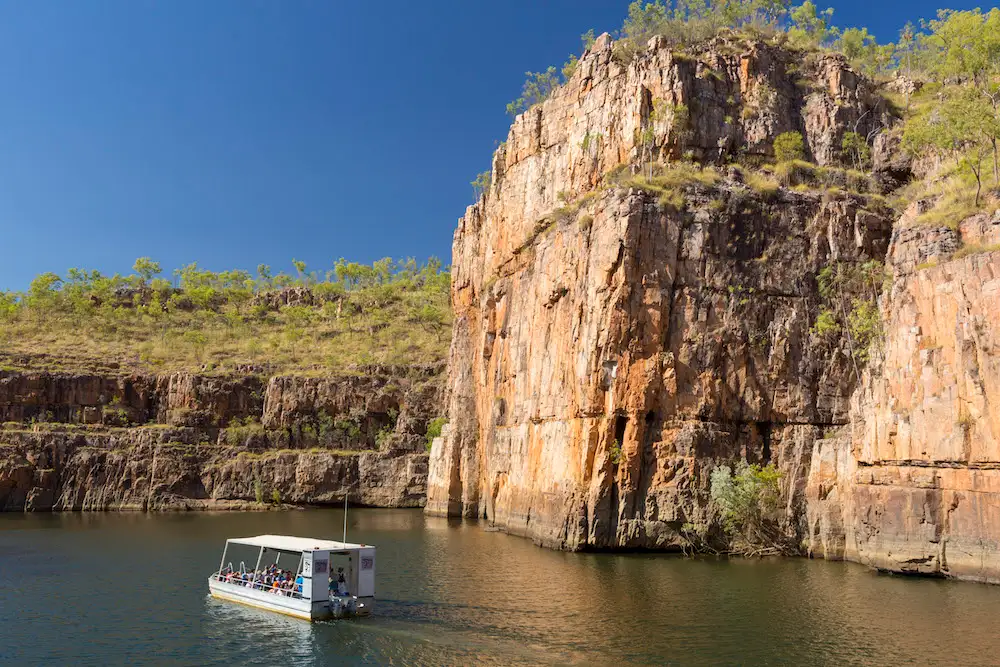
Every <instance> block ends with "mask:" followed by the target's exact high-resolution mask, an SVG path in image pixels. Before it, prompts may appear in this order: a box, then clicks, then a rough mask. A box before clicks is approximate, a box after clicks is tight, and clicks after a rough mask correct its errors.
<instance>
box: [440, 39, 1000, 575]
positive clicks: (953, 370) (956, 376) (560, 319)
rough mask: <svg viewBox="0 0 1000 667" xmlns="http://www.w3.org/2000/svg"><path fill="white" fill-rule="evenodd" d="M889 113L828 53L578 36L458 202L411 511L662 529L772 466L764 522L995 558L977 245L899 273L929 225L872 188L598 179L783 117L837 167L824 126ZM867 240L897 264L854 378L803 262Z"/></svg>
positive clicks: (583, 532) (833, 137) (766, 144)
mask: <svg viewBox="0 0 1000 667" xmlns="http://www.w3.org/2000/svg"><path fill="white" fill-rule="evenodd" d="M663 108H666V109H667V110H668V113H657V114H655V115H654V114H653V111H654V109H663ZM894 122H895V120H894V118H893V117H892V115H891V113H890V112H889V110H888V109H887V106H886V104H885V102H884V101H883V100H882V98H881V97H880V95H879V94H878V91H877V90H876V89H875V87H874V85H873V84H871V83H870V82H868V81H867V80H866V79H864V78H863V77H861V76H859V75H857V74H855V73H854V72H853V71H852V70H851V68H850V67H849V66H848V65H847V63H846V61H844V59H843V58H841V57H839V56H836V55H828V54H816V53H801V52H792V51H788V50H783V49H777V48H772V47H769V46H766V45H764V44H760V43H754V42H744V41H741V40H737V39H733V38H731V37H721V38H718V39H716V40H713V41H712V42H710V43H708V44H706V45H704V46H703V47H702V48H701V49H700V50H698V51H697V52H695V53H691V52H688V53H686V54H683V55H680V54H676V53H672V52H671V51H670V50H669V49H667V48H666V47H665V45H664V44H663V43H662V42H661V41H660V40H658V39H653V40H652V41H651V42H650V44H649V46H648V48H647V49H646V50H645V52H643V53H641V54H640V55H639V56H638V57H637V58H636V59H635V60H633V61H631V62H630V63H628V64H622V63H619V62H618V61H617V60H616V59H615V57H614V50H613V46H612V44H611V42H610V40H609V38H608V37H607V36H606V35H605V36H602V37H601V38H599V39H598V40H597V42H596V44H595V45H594V46H593V47H592V48H591V49H590V50H589V51H588V52H587V53H586V54H585V55H584V57H583V58H582V59H581V61H580V64H579V66H578V68H577V70H576V73H575V74H574V76H573V78H572V79H571V80H570V81H569V82H568V83H567V84H566V85H565V86H564V87H563V88H561V89H560V90H558V91H557V92H556V93H555V94H554V95H553V96H552V97H551V98H550V99H548V100H547V101H545V102H544V103H543V104H540V105H536V106H535V107H533V108H531V109H529V110H528V111H527V112H525V113H524V114H522V115H521V116H519V117H518V118H517V119H516V120H515V122H514V124H513V126H512V128H511V130H510V134H509V136H508V139H507V141H506V142H505V144H504V145H503V146H502V147H501V148H500V150H498V151H497V153H496V155H495V156H494V162H493V182H492V186H491V187H490V189H489V190H488V192H487V193H486V194H485V196H484V197H483V198H482V199H481V200H480V201H479V202H477V203H476V204H475V205H474V206H472V207H470V208H469V209H468V211H467V212H466V215H465V217H464V218H462V220H460V221H459V226H458V229H457V230H456V233H455V239H454V246H453V274H452V276H453V278H452V303H453V308H454V311H455V313H454V316H455V320H454V322H455V323H454V330H453V339H452V344H451V352H450V366H449V367H450V372H449V380H448V416H449V420H450V421H449V425H448V427H447V428H446V431H445V434H444V437H442V438H440V439H438V440H437V441H435V444H434V447H433V450H432V453H431V461H430V477H429V481H428V500H427V511H428V512H430V513H433V514H439V515H445V514H447V515H464V516H482V517H486V518H487V519H488V520H490V521H491V522H493V523H495V524H496V525H497V526H499V527H501V528H503V529H505V530H507V531H509V532H511V533H514V534H518V535H524V536H527V537H530V538H532V539H534V540H536V541H537V542H539V543H541V544H544V545H547V546H553V547H559V548H569V549H584V548H606V547H626V548H677V547H679V546H681V545H682V544H684V541H685V539H684V536H683V531H684V527H685V525H686V524H699V523H704V522H706V521H708V520H709V519H710V517H709V515H708V514H709V508H708V500H709V499H708V478H709V474H710V472H711V470H712V469H713V468H714V467H715V466H716V465H718V464H720V463H723V462H727V463H728V462H732V461H734V460H738V459H743V460H748V461H758V462H773V463H775V464H776V465H778V466H779V467H780V468H781V469H782V471H783V472H784V476H783V481H782V484H783V494H784V497H785V501H786V506H787V511H786V518H785V529H786V530H787V532H788V534H789V535H790V536H792V537H793V538H794V539H796V540H797V541H798V542H799V543H801V544H803V545H804V546H805V545H811V547H810V548H811V551H812V553H814V554H817V555H825V556H828V557H838V558H840V557H846V558H850V559H855V560H860V561H862V562H866V563H870V564H872V565H875V566H878V567H884V568H888V569H894V570H909V569H914V570H918V569H919V570H921V571H934V572H942V573H947V574H953V575H956V576H967V577H973V578H986V577H991V576H995V575H996V573H997V571H998V569H1000V560H998V559H997V555H996V540H997V537H998V532H1000V524H998V523H997V522H996V521H995V520H993V519H992V517H993V516H994V515H996V514H997V512H998V510H1000V496H996V495H994V494H992V493H991V491H992V489H991V484H993V482H992V479H993V478H992V476H991V475H992V474H993V473H992V472H991V470H990V468H991V467H992V466H994V465H995V463H994V462H995V461H996V460H997V459H996V458H995V457H996V453H995V452H994V451H993V449H995V448H993V445H992V444H991V443H994V442H995V441H996V440H997V434H996V429H997V424H996V423H995V422H996V415H995V408H993V409H992V413H991V407H990V406H991V405H995V400H996V397H995V389H996V387H995V386H993V385H995V384H996V378H997V374H996V371H997V367H996V364H997V361H996V358H995V357H994V356H992V355H993V354H994V352H993V350H994V349H995V348H994V343H993V341H992V338H991V337H995V329H996V325H995V322H991V321H990V319H989V316H990V313H992V312H993V310H991V309H990V306H991V305H993V306H996V305H997V304H996V303H992V302H995V300H996V297H995V292H996V290H997V282H996V273H997V269H996V256H995V253H993V254H984V255H980V256H970V257H967V258H965V259H962V260H955V261H953V262H949V263H942V264H940V265H939V266H937V267H936V268H932V269H927V270H921V271H916V270H915V268H914V267H915V266H916V265H917V264H919V263H923V262H926V261H927V258H928V254H927V253H928V252H930V251H928V250H927V249H926V248H921V247H919V246H921V244H923V245H926V244H927V242H928V241H927V240H928V239H931V238H934V239H937V237H941V236H946V235H943V234H942V233H941V232H940V230H937V236H934V234H935V230H926V229H925V230H918V231H914V230H913V229H909V228H908V227H907V226H906V225H897V228H896V231H895V232H893V225H894V222H896V221H895V220H894V218H895V215H894V214H893V213H892V212H891V211H890V210H889V209H888V208H887V207H886V206H884V205H882V204H881V203H880V201H879V198H878V197H872V196H867V195H863V194H857V195H856V194H849V193H846V192H843V191H842V190H839V189H833V190H829V189H827V188H818V187H812V188H810V187H798V188H794V189H792V188H780V189H779V188H774V187H768V186H766V185H764V186H762V185H761V184H760V183H759V179H754V178H752V176H753V174H746V173H744V172H743V171H740V170H735V169H729V170H728V171H726V173H725V176H724V177H723V178H721V179H709V180H708V181H707V182H706V181H704V180H703V181H701V182H699V181H698V180H697V179H693V180H690V181H689V182H687V183H684V184H679V185H675V187H674V189H676V190H679V191H681V192H682V193H683V195H682V196H681V197H679V198H678V197H676V196H673V197H672V199H671V200H670V201H669V202H666V203H665V202H664V200H663V196H664V194H665V193H663V192H656V191H655V189H653V188H649V187H645V188H643V187H634V184H633V186H632V187H630V186H629V185H628V181H623V180H620V179H619V180H616V179H615V178H614V174H615V173H616V172H620V171H621V167H620V165H630V166H631V167H630V170H631V171H640V172H641V170H642V165H643V164H644V163H648V162H650V161H662V162H668V161H671V160H674V161H675V160H677V159H678V158H681V157H686V158H687V159H688V160H695V161H700V162H702V163H713V164H724V163H727V162H730V161H733V160H736V159H739V160H741V161H742V162H744V163H751V164H752V163H754V162H755V161H759V160H764V159H767V158H769V157H770V150H771V144H772V141H773V139H774V138H775V137H776V136H777V135H778V134H780V133H782V132H785V131H798V132H800V133H801V134H802V135H803V137H804V138H805V140H806V144H807V146H808V152H809V153H810V154H811V158H812V160H813V161H814V162H816V163H817V164H819V165H835V164H836V163H837V162H838V160H840V159H841V157H842V156H841V155H840V154H839V150H838V147H839V146H840V145H841V138H842V136H843V133H844V132H846V131H858V132H860V133H862V134H865V135H867V134H869V133H871V134H875V133H877V132H878V131H880V130H889V129H890V128H891V127H892V125H893V123H894ZM650 127H651V128H652V134H653V135H654V138H653V140H652V141H651V142H650V141H648V140H645V139H644V138H643V134H645V133H644V132H643V129H644V128H650ZM875 150H876V155H875V158H876V159H875V162H876V169H880V170H881V171H880V173H877V174H876V177H877V178H876V182H878V183H880V184H882V185H883V186H884V187H894V185H895V184H898V183H899V182H900V181H901V180H905V178H906V177H907V170H908V166H907V165H906V162H905V160H903V161H901V160H899V159H898V156H896V155H894V154H893V151H894V143H893V141H892V138H891V136H890V134H889V133H885V134H884V136H883V137H882V138H881V139H879V140H878V141H876V144H875ZM723 169H724V170H725V168H723ZM609 175H610V177H609ZM651 190H652V191H651ZM977 224H978V225H979V227H981V228H982V229H983V230H986V229H987V228H989V229H993V228H994V227H993V226H992V223H991V222H989V221H979V223H977ZM907 230H908V231H907ZM956 233H961V232H956ZM971 233H972V232H969V234H971ZM983 233H985V231H984V232H983ZM990 233H992V232H990ZM952 240H954V239H952ZM935 242H939V241H937V240H935ZM940 242H942V243H947V239H945V240H944V241H940ZM890 246H891V251H890ZM956 247H957V244H953V246H952V247H950V248H946V249H939V250H938V251H937V254H938V256H939V257H940V258H944V257H946V256H947V253H950V252H951V251H953V250H954V249H955V248H956ZM887 252H888V253H889V256H888V258H886V255H887ZM904 257H905V258H906V259H905V260H904V259H903V258H904ZM870 259H875V260H883V259H888V263H889V266H890V267H891V271H892V272H893V280H892V283H891V288H890V289H889V290H888V291H887V293H886V294H885V295H884V296H883V299H882V303H881V306H882V311H883V318H884V319H885V325H884V329H885V332H886V340H885V341H884V343H882V344H881V345H880V347H879V350H884V355H883V354H882V353H880V352H879V350H876V353H875V354H873V362H872V363H871V364H870V367H869V369H868V370H867V371H865V372H864V373H861V370H862V367H861V366H860V365H859V364H858V362H857V359H856V357H855V356H854V355H852V354H851V350H850V345H851V341H850V340H848V339H846V337H844V336H841V337H839V338H837V337H835V338H834V339H832V340H831V339H830V338H829V337H824V336H819V335H817V334H816V333H815V332H814V331H813V330H812V325H813V323H814V322H815V320H816V316H817V314H818V312H819V308H820V296H819V294H818V291H817V281H816V277H817V274H818V273H819V272H820V271H821V269H823V268H824V267H827V266H831V265H834V264H838V263H847V264H852V263H854V264H857V263H861V262H865V261H867V260H870ZM991 300H992V302H991ZM994 310H995V309H994ZM883 356H884V360H883V358H882V357H883ZM875 357H877V358H875ZM944 542H950V543H951V544H952V546H953V548H954V549H956V550H957V552H955V553H953V552H951V551H949V552H947V553H946V552H945V548H944V546H943V543H944ZM991 573H992V574H991Z"/></svg>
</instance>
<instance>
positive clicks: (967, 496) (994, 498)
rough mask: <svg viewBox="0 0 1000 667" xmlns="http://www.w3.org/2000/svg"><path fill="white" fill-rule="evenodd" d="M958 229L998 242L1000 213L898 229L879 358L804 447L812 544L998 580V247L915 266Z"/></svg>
mask: <svg viewBox="0 0 1000 667" xmlns="http://www.w3.org/2000/svg"><path fill="white" fill-rule="evenodd" d="M958 236H961V237H962V240H963V242H965V243H967V244H973V243H975V244H980V245H982V246H984V247H989V246H990V245H992V244H995V243H997V242H1000V215H997V216H988V215H978V216H974V217H973V218H970V219H968V220H966V221H964V222H963V223H962V225H960V227H959V229H957V230H942V229H934V228H931V229H927V228H910V229H905V230H900V233H898V234H897V235H896V239H895V241H894V243H893V248H892V251H891V252H890V258H891V261H890V270H891V271H892V272H893V274H894V275H893V277H894V280H893V282H892V288H891V289H890V290H889V291H888V292H887V294H886V295H885V297H884V301H883V304H882V311H883V317H884V318H885V327H886V337H885V338H886V339H885V349H884V358H883V359H882V360H881V363H880V364H876V365H873V367H872V368H871V369H870V370H869V372H868V373H866V375H865V381H864V383H863V384H862V386H861V387H859V389H858V391H857V392H856V394H855V395H854V401H853V406H852V420H851V427H850V429H849V431H848V432H847V434H846V435H845V436H844V437H841V438H837V439H835V440H830V441H822V442H819V443H817V446H816V449H815V452H814V454H813V465H812V470H811V472H810V477H809V489H808V498H809V524H810V534H811V539H810V542H809V546H810V550H811V552H812V553H814V554H817V555H825V556H827V557H835V558H847V559H850V560H857V561H860V562H862V563H867V564H869V565H872V566H874V567H878V568H883V569H887V570H894V571H902V572H913V573H920V574H940V575H948V576H955V577H960V578H965V579H974V580H980V581H990V582H994V583H996V582H1000V544H998V542H1000V326H998V323H1000V320H998V315H997V313H1000V252H995V251H994V252H977V253H972V254H970V255H967V256H965V257H962V258H960V259H952V260H950V261H943V262H941V263H940V264H937V265H930V266H928V265H926V264H925V265H923V266H922V265H921V264H918V262H921V263H928V259H929V258H930V259H936V258H938V257H939V256H940V253H938V252H937V251H936V249H938V248H939V247H940V243H941V239H942V238H946V239H952V238H953V237H956V238H957V237H958Z"/></svg>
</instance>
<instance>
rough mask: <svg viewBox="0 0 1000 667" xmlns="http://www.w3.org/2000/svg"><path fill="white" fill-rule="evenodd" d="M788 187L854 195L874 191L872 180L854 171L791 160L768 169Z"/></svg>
mask: <svg viewBox="0 0 1000 667" xmlns="http://www.w3.org/2000/svg"><path fill="white" fill-rule="evenodd" d="M765 169H766V170H770V171H772V172H773V173H774V176H775V178H776V179H777V180H778V181H779V182H780V183H782V184H783V185H786V186H805V187H815V188H836V189H839V190H842V191H845V192H850V193H852V194H867V193H869V192H871V190H872V181H871V178H870V177H869V176H868V175H867V174H865V173H862V172H860V171H856V170H854V169H840V168H838V167H819V166H817V165H815V164H812V163H810V162H806V161H804V160H789V161H787V162H779V163H778V164H776V165H774V166H771V167H766V168H765Z"/></svg>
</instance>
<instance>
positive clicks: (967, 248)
mask: <svg viewBox="0 0 1000 667" xmlns="http://www.w3.org/2000/svg"><path fill="white" fill-rule="evenodd" d="M997 250H1000V243H993V244H990V245H982V244H980V243H969V244H967V245H963V246H962V247H961V248H959V249H958V250H956V251H955V254H953V255H952V256H951V258H952V259H962V258H963V257H968V256H969V255H978V254H980V253H984V252H996V251H997Z"/></svg>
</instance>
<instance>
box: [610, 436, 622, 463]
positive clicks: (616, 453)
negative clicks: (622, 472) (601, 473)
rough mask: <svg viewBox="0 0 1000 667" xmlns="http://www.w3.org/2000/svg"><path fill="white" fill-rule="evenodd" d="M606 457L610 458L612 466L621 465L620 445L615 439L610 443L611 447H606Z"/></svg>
mask: <svg viewBox="0 0 1000 667" xmlns="http://www.w3.org/2000/svg"><path fill="white" fill-rule="evenodd" d="M608 456H609V457H610V458H611V464H612V465H618V464H619V463H621V460H622V445H621V443H620V442H618V439H617V438H615V440H614V441H612V443H611V446H610V447H608Z"/></svg>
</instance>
